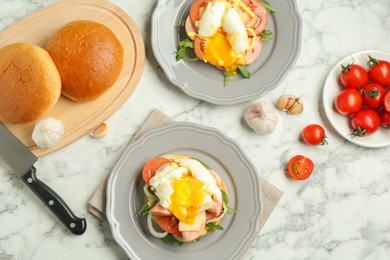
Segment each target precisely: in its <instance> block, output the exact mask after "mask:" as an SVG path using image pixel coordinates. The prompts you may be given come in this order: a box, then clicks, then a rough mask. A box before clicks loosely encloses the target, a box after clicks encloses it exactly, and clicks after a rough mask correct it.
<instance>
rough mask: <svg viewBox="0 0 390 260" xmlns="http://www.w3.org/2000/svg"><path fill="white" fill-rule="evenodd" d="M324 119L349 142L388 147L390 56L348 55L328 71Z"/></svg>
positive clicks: (379, 53)
mask: <svg viewBox="0 0 390 260" xmlns="http://www.w3.org/2000/svg"><path fill="white" fill-rule="evenodd" d="M322 101H323V106H324V111H325V115H326V116H327V118H328V120H329V122H330V123H331V124H332V126H333V127H334V128H335V130H336V131H337V132H338V133H339V134H340V135H341V136H343V137H344V138H345V139H347V140H348V141H350V142H352V143H355V144H357V145H360V146H364V147H384V146H388V145H390V53H388V52H384V51H377V50H366V51H361V52H357V53H354V54H351V55H349V56H347V57H345V58H344V59H342V60H341V61H340V62H338V63H337V64H336V66H335V67H334V68H333V69H332V70H331V71H330V73H329V75H328V77H327V78H326V81H325V84H324V89H323V100H322Z"/></svg>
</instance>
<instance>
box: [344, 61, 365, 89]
mask: <svg viewBox="0 0 390 260" xmlns="http://www.w3.org/2000/svg"><path fill="white" fill-rule="evenodd" d="M341 69H342V70H341V75H340V80H341V83H342V84H343V85H344V87H346V88H355V89H361V88H362V87H364V86H365V85H366V84H367V83H368V74H367V71H366V70H365V69H364V68H363V67H362V66H360V65H358V64H348V65H347V66H344V65H341Z"/></svg>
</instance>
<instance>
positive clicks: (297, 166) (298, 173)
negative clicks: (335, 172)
mask: <svg viewBox="0 0 390 260" xmlns="http://www.w3.org/2000/svg"><path fill="white" fill-rule="evenodd" d="M313 169H314V164H313V161H312V160H310V159H309V158H307V157H305V156H303V155H296V156H294V157H292V158H291V159H290V161H289V162H288V167H287V170H288V173H289V174H290V176H291V178H293V179H295V180H305V179H307V178H308V177H309V176H310V175H311V173H312V172H313Z"/></svg>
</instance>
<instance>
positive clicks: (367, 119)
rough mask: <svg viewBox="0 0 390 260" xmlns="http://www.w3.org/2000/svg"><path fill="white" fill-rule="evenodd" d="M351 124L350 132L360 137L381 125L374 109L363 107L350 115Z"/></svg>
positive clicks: (372, 131)
mask: <svg viewBox="0 0 390 260" xmlns="http://www.w3.org/2000/svg"><path fill="white" fill-rule="evenodd" d="M351 125H352V128H353V129H354V130H353V133H352V134H353V135H354V136H359V137H362V136H365V135H370V134H372V133H374V132H375V131H377V130H378V129H379V127H380V125H381V118H380V117H379V115H378V113H377V112H376V111H375V110H373V109H369V108H364V109H362V110H359V111H358V112H356V114H354V115H353V116H352V119H351Z"/></svg>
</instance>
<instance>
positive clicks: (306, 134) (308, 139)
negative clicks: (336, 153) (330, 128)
mask: <svg viewBox="0 0 390 260" xmlns="http://www.w3.org/2000/svg"><path fill="white" fill-rule="evenodd" d="M302 139H303V141H305V143H307V144H310V145H319V144H320V145H326V144H328V142H327V141H326V135H325V130H324V128H323V127H322V126H320V125H317V124H311V125H308V126H306V127H305V128H304V129H303V130H302Z"/></svg>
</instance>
